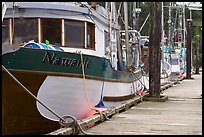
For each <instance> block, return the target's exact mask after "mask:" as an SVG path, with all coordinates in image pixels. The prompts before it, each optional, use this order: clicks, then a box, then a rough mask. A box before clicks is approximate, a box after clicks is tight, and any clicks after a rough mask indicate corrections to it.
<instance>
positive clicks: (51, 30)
mask: <svg viewBox="0 0 204 137" xmlns="http://www.w3.org/2000/svg"><path fill="white" fill-rule="evenodd" d="M61 24H62V23H61V19H41V33H42V42H43V43H45V41H46V40H48V41H49V44H55V45H61V39H62V38H61V32H62V31H61Z"/></svg>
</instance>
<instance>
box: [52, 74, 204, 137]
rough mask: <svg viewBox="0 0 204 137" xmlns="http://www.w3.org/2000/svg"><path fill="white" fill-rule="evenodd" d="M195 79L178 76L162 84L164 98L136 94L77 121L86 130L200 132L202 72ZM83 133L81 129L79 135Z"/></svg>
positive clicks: (96, 132) (98, 132) (63, 130)
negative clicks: (150, 98)
mask: <svg viewBox="0 0 204 137" xmlns="http://www.w3.org/2000/svg"><path fill="white" fill-rule="evenodd" d="M192 77H193V78H194V79H178V80H176V81H173V82H170V83H167V84H166V85H163V86H161V91H162V94H164V95H165V96H168V99H167V100H166V101H165V102H157V101H156V102H155V101H154V102H152V101H144V99H145V98H147V97H148V94H144V95H141V96H137V97H135V98H133V99H131V100H129V101H127V102H126V103H124V104H122V105H119V106H117V107H115V108H111V109H108V110H107V111H103V112H102V114H103V117H102V116H101V115H100V114H94V115H93V116H91V117H89V118H86V119H83V120H81V121H78V123H79V125H80V127H81V128H82V130H83V131H85V132H86V133H85V134H94V135H126V134H127V135H140V134H141V135H146V134H149V135H151V134H154V135H161V134H168V135H176V134H177V135H182V134H185V135H189V134H194V135H196V134H198V135H201V134H202V97H201V96H200V95H201V93H202V83H201V82H202V72H201V74H199V75H193V76H192ZM75 130H76V129H73V128H71V127H70V128H61V129H59V130H56V131H53V132H51V133H49V135H71V134H74V131H75ZM82 134H84V133H83V132H80V130H79V135H82Z"/></svg>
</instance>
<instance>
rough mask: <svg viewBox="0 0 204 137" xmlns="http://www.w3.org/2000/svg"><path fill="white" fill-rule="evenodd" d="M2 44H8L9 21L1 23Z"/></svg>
mask: <svg viewBox="0 0 204 137" xmlns="http://www.w3.org/2000/svg"><path fill="white" fill-rule="evenodd" d="M2 44H9V19H4V21H3V22H2Z"/></svg>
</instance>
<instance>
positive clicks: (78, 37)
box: [64, 20, 85, 48]
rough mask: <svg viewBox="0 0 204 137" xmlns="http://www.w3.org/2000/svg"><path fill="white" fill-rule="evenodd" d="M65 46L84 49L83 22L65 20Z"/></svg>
mask: <svg viewBox="0 0 204 137" xmlns="http://www.w3.org/2000/svg"><path fill="white" fill-rule="evenodd" d="M64 24H65V27H64V28H65V46H68V47H81V48H84V47H85V46H84V35H85V32H84V28H85V26H84V22H80V21H71V20H70V21H68V20H65V22H64Z"/></svg>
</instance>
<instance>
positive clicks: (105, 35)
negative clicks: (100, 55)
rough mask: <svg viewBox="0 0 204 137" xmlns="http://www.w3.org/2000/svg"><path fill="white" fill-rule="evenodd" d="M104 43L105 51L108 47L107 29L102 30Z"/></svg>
mask: <svg viewBox="0 0 204 137" xmlns="http://www.w3.org/2000/svg"><path fill="white" fill-rule="evenodd" d="M104 41H105V42H104V43H105V46H104V47H105V49H104V50H105V51H107V49H108V47H109V43H108V42H109V35H108V32H107V31H104Z"/></svg>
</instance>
